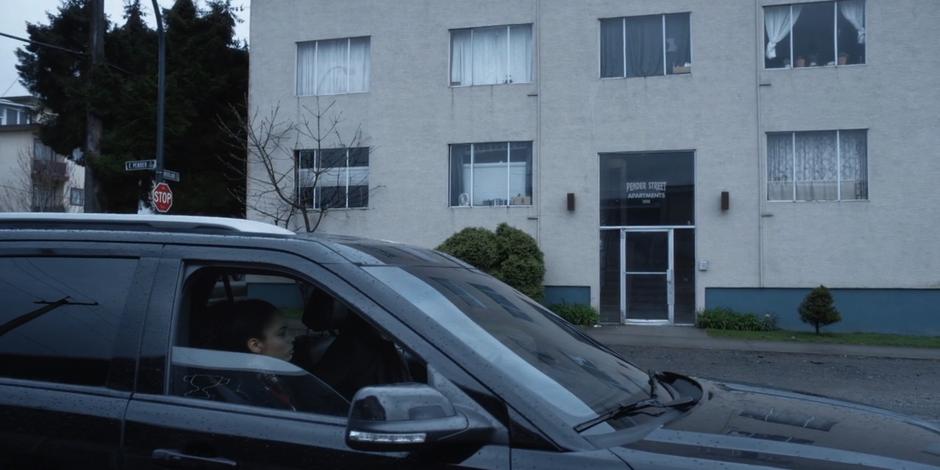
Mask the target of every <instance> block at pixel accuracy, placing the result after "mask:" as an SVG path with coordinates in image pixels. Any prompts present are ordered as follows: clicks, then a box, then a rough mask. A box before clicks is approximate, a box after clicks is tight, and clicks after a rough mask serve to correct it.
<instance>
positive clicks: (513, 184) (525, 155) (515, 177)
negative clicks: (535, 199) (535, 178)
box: [509, 142, 532, 206]
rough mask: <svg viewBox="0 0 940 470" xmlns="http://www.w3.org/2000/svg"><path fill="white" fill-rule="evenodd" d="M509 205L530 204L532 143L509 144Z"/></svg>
mask: <svg viewBox="0 0 940 470" xmlns="http://www.w3.org/2000/svg"><path fill="white" fill-rule="evenodd" d="M509 203H510V204H511V205H524V206H527V205H529V204H532V143H531V142H511V143H510V144H509Z"/></svg>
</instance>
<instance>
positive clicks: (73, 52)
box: [0, 32, 88, 56]
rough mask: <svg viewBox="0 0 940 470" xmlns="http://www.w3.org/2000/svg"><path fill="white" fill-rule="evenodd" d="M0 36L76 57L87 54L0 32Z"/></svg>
mask: <svg viewBox="0 0 940 470" xmlns="http://www.w3.org/2000/svg"><path fill="white" fill-rule="evenodd" d="M0 36H4V37H8V38H10V39H16V40H17V41H23V42H28V43H30V44H35V45H37V46H42V47H48V48H50V49H56V50H59V51H62V52H68V53H69V54H76V55H81V56H87V55H88V53H87V52H82V51H76V50H74V49H68V48H65V47H62V46H56V45H55V44H49V43H47V42H40V41H33V40H32V39H26V38H21V37H19V36H14V35H12V34H7V33H2V32H0Z"/></svg>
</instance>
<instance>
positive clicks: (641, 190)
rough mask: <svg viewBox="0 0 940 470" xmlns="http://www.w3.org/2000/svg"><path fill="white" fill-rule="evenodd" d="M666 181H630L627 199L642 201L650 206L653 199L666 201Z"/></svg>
mask: <svg viewBox="0 0 940 470" xmlns="http://www.w3.org/2000/svg"><path fill="white" fill-rule="evenodd" d="M666 185H667V183H666V182H665V181H628V182H627V199H642V200H643V203H644V204H649V203H650V202H652V201H651V199H666Z"/></svg>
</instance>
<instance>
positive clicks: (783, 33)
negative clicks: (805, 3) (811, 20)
mask: <svg viewBox="0 0 940 470" xmlns="http://www.w3.org/2000/svg"><path fill="white" fill-rule="evenodd" d="M801 10H802V7H801V6H799V5H782V6H776V7H766V8H764V28H765V29H766V31H767V58H768V59H775V58H776V57H777V44H778V43H779V42H780V41H782V40H783V38H785V37H787V35H788V34H790V29H791V28H792V27H793V24H794V23H796V20H797V19H798V18H799V17H800V11H801ZM791 13H792V14H793V17H792V18H791V17H790V14H791Z"/></svg>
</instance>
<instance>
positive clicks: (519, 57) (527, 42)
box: [509, 24, 532, 83]
mask: <svg viewBox="0 0 940 470" xmlns="http://www.w3.org/2000/svg"><path fill="white" fill-rule="evenodd" d="M509 67H510V69H509V82H510V83H528V82H531V81H532V25H530V24H523V25H515V26H510V28H509Z"/></svg>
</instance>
